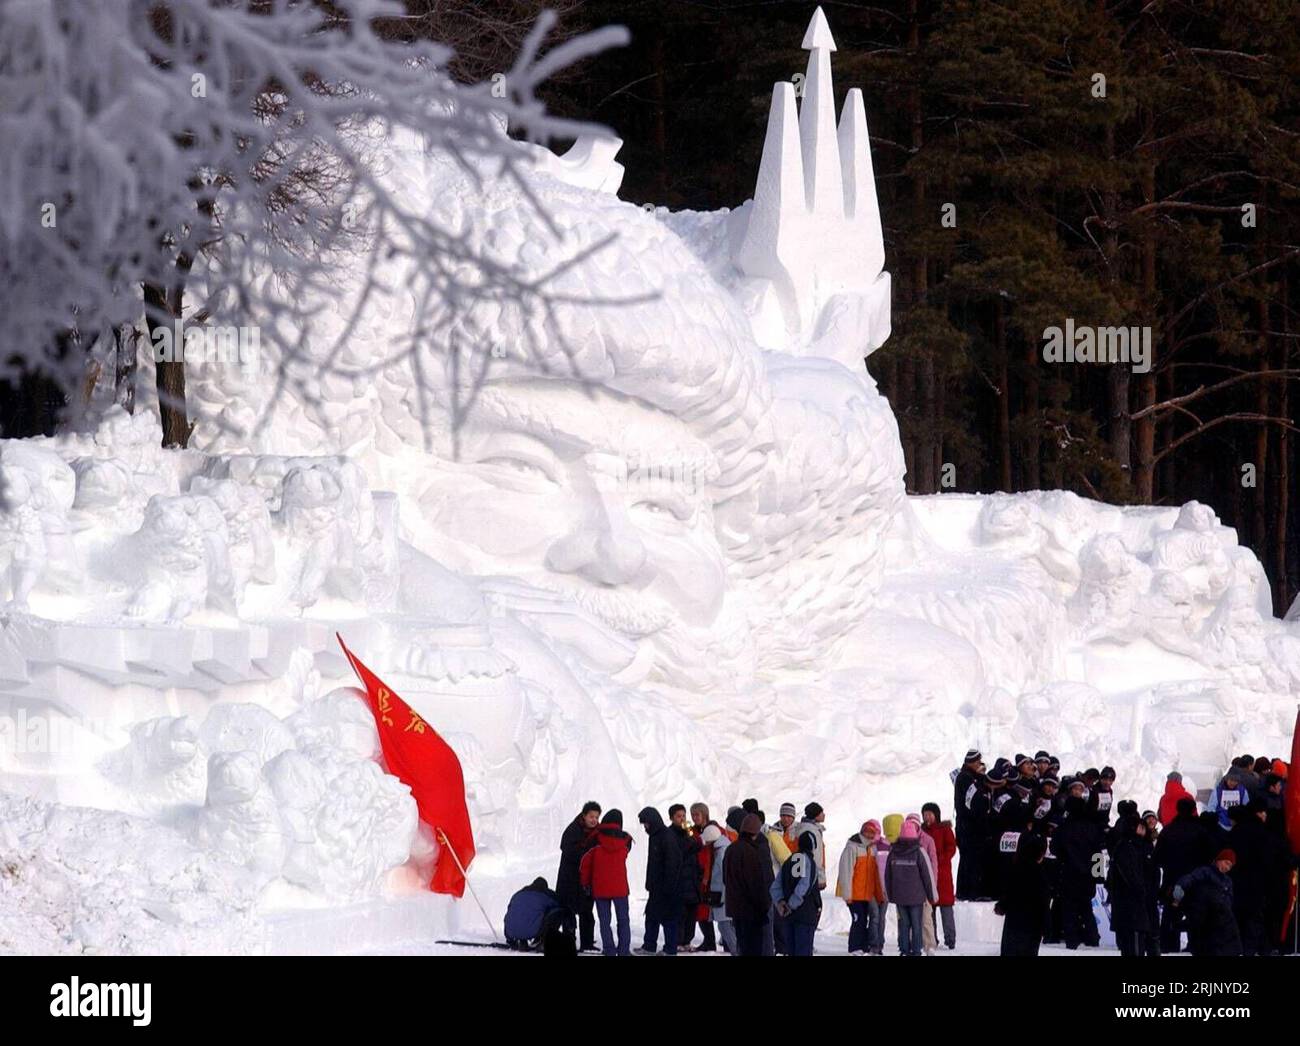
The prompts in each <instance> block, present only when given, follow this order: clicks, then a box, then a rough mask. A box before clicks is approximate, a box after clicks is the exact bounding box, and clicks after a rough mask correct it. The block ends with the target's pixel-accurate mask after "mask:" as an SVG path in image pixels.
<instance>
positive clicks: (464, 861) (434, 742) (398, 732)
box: [335, 632, 474, 897]
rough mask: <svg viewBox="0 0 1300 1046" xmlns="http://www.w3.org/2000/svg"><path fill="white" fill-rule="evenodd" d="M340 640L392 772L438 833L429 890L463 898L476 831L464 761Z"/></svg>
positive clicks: (472, 858)
mask: <svg viewBox="0 0 1300 1046" xmlns="http://www.w3.org/2000/svg"><path fill="white" fill-rule="evenodd" d="M335 636H336V637H337V639H338V641H339V646H341V647H342V648H343V653H344V655H345V656H346V657H347V659H348V663H349V664H351V665H352V670H353V671H354V672H356V674H357V677H358V678H359V679H360V680H361V682H362V683H363V684H364V685H365V688H366V697H367V698H368V699H369V701H370V711H371V714H373V715H374V717H375V726H376V727H378V728H379V744H380V746H381V747H382V749H383V752H384V762H386V763H387V764H388V770H389V772H390V773H392V774H395V775H396V776H397V777H398V778H399V779H400V780H401V781H402V783H403V784H406V785H408V786H409V787H410V789H411V795H413V796H414V797H415V805H416V806H417V807H418V808H419V811H420V820H421V821H423V822H424V823H425V824H427V825H428V826H429V827H430V828H432V829H433V834H434V837H435V838H436V839H437V840H438V843H439V845H440V846H441V847H442V850H441V852H440V853H439V855H438V864H437V866H436V867H435V868H434V871H433V881H432V882H430V883H429V889H431V890H433V891H435V892H436V893H449V894H452V895H453V896H455V897H461V896H463V895H464V893H465V876H464V874H463V873H462V871H461V868H464V869H466V870H468V869H469V865H470V862H471V861H473V860H474V832H473V830H472V828H471V827H470V823H469V809H468V808H467V807H466V806H465V775H464V774H463V773H462V772H461V768H460V760H459V759H457V758H456V753H455V752H454V751H452V749H451V746H450V745H449V744H447V742H446V741H444V740H443V739H442V738H441V737H439V736H438V732H437V731H436V730H434V729H433V727H431V726H430V725H429V724H428V723H426V722H425V721H424V720H423V719H421V718H420V715H419V713H418V712H416V711H415V710H414V709H413V708H411V706H410V705H408V704H407V703H406V702H405V701H403V700H402V699H401V698H400V697H398V696H397V695H396V694H395V693H393V691H392V690H390V689H389V688H388V687H387V686H385V685H384V682H383V681H382V680H381V679H380V678H379V677H378V676H377V675H375V674H374V673H373V672H372V671H370V669H368V668H367V667H366V666H365V665H363V664H362V663H361V660H360V659H359V658H358V657H357V656H356V655H355V654H354V653H352V651H351V650H349V649H348V648H347V644H346V643H344V642H343V637H342V636H340V635H338V633H337V632H336V633H335ZM457 860H459V865H458V864H457Z"/></svg>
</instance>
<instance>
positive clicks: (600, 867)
mask: <svg viewBox="0 0 1300 1046" xmlns="http://www.w3.org/2000/svg"><path fill="white" fill-rule="evenodd" d="M631 849H632V837H631V836H630V835H628V834H627V832H625V831H623V814H622V811H620V810H611V811H609V813H607V814H606V815H605V819H604V820H603V821H602V822H601V823H600V827H599V828H597V829H596V845H595V846H593V847H592V848H591V849H590V850H588V851H587V852H586V853H585V854H583V855H582V864H581V866H580V867H579V870H578V875H579V878H580V880H581V882H582V888H583V889H584V890H586V891H587V893H588V894H590V896H591V897H592V898H593V899H594V900H595V902H596V914H597V916H599V918H600V944H601V952H602V954H604V955H631V954H632V923H631V921H630V920H629V918H628V911H627V897H628V893H629V892H630V891H629V890H628V886H627V855H628V853H629V852H630V851H631ZM611 912H612V914H613V915H614V916H615V917H616V918H617V919H618V945H617V947H616V946H615V944H614V930H613V927H612V926H611V925H610V915H611Z"/></svg>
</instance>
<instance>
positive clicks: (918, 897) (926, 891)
mask: <svg viewBox="0 0 1300 1046" xmlns="http://www.w3.org/2000/svg"><path fill="white" fill-rule="evenodd" d="M885 892H886V894H888V895H889V899H890V900H891V901H892V902H893V903H894V904H897V905H901V906H904V907H907V906H911V905H917V904H925V902H926V901H929V902H931V903H934V899H935V896H936V893H935V888H934V873H933V871H932V870H931V868H930V859H929V858H928V857H927V856H926V855H925V851H924V850H922V849H921V844H920V842H919V840H916V839H903V838H901V837H900V838H899V840H898V842H896V843H894V845H893V846H892V847H890V850H889V859H888V860H887V861H886V862H885Z"/></svg>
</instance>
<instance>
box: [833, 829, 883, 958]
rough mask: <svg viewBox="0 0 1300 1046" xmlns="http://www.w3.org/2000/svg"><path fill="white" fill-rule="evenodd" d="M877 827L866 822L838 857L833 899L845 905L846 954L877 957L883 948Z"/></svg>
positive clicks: (881, 885)
mask: <svg viewBox="0 0 1300 1046" xmlns="http://www.w3.org/2000/svg"><path fill="white" fill-rule="evenodd" d="M879 838H880V825H879V824H877V823H876V822H875V821H867V822H865V823H864V824H863V825H862V830H861V831H860V832H858V833H857V834H856V835H851V836H849V841H848V843H846V844H845V846H844V851H843V853H841V854H840V863H839V869H838V878H837V880H836V883H835V896H836V897H839V898H842V899H843V900H844V903H845V904H847V905H848V906H849V915H850V916H851V917H852V919H853V922H852V924H851V925H850V927H849V954H850V955H866V954H868V953H870V954H872V955H879V954H881V952H883V951H884V947H885V904H886V903H887V902H886V897H885V881H884V873H883V872H882V871H881V869H880V862H879V860H877V850H876V842H877V840H878V839H879Z"/></svg>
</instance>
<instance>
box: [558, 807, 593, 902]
mask: <svg viewBox="0 0 1300 1046" xmlns="http://www.w3.org/2000/svg"><path fill="white" fill-rule="evenodd" d="M595 845H596V829H594V828H588V827H587V826H586V825H585V824H583V823H582V816H581V815H579V816H577V817H575V818H574V819H573V820H572V821H570V822H569V824H568V826H567V827H566V828H565V829H564V833H563V834H562V835H561V836H560V870H559V871H558V872H557V873H556V875H555V892H556V893H557V894H559V896H560V897H562V898H566V899H576V898H580V897H581V896H582V881H581V875H580V871H579V869H580V867H581V865H582V855H583V854H585V853H586V852H587V851H588V850H590V849H591V848H592V847H593V846H595Z"/></svg>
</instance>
